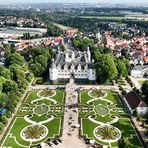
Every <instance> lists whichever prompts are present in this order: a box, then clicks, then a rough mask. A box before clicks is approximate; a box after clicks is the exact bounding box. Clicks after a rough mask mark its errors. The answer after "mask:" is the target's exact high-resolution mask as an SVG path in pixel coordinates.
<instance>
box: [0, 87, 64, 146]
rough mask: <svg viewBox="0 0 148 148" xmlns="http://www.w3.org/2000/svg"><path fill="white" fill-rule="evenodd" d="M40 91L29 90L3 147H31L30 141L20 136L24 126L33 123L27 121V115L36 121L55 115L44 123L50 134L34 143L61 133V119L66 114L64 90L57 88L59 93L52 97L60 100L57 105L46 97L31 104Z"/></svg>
mask: <svg viewBox="0 0 148 148" xmlns="http://www.w3.org/2000/svg"><path fill="white" fill-rule="evenodd" d="M38 91H39V90H34V91H32V92H29V94H28V95H27V98H26V99H25V102H23V103H22V104H21V107H20V109H19V110H18V112H17V114H16V120H15V121H14V122H13V123H12V127H11V129H10V131H9V132H8V133H7V136H6V138H5V139H4V142H3V144H2V147H8V146H11V147H12V148H22V147H23V146H26V147H29V146H30V145H31V143H30V142H27V141H25V140H23V139H22V138H21V136H20V133H21V131H22V130H23V128H25V127H26V126H28V125H31V123H29V122H27V121H26V120H25V119H24V116H25V115H29V117H28V119H30V120H31V121H35V122H36V123H39V122H41V121H45V120H47V119H48V118H50V117H51V115H53V116H54V117H55V118H54V119H53V120H52V121H50V122H49V121H47V122H46V123H44V125H45V126H46V127H47V128H48V135H47V136H46V137H44V138H43V139H42V140H40V141H36V142H33V143H32V145H35V144H39V143H41V142H43V141H46V140H47V139H48V138H51V139H52V138H54V137H55V135H57V136H59V135H60V132H61V126H62V125H61V121H62V118H63V116H64V113H63V110H64V109H63V108H64V97H65V96H64V92H63V91H61V90H56V92H57V94H56V95H55V96H54V97H53V98H52V99H55V100H56V101H58V103H57V104H55V105H54V104H53V103H52V102H51V101H50V100H47V99H46V98H42V100H39V101H38V100H37V101H36V102H35V103H34V104H31V102H32V101H34V100H36V99H38V98H39V97H37V92H38ZM43 104H44V106H43V107H45V108H43V107H41V105H43ZM47 106H48V107H47ZM43 109H44V110H43ZM36 110H37V112H39V114H37V112H36ZM57 111H59V112H57ZM42 113H43V114H42Z"/></svg>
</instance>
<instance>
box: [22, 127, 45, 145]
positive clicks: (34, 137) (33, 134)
mask: <svg viewBox="0 0 148 148" xmlns="http://www.w3.org/2000/svg"><path fill="white" fill-rule="evenodd" d="M20 134H21V137H22V139H23V140H25V141H31V142H35V141H39V140H41V139H43V138H45V137H46V136H47V134H48V129H47V127H46V126H44V125H38V124H36V125H29V126H26V127H25V128H24V129H23V130H22V131H21V133H20Z"/></svg>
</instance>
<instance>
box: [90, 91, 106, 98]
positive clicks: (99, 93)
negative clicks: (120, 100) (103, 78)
mask: <svg viewBox="0 0 148 148" xmlns="http://www.w3.org/2000/svg"><path fill="white" fill-rule="evenodd" d="M90 95H91V96H92V97H97V98H99V97H103V96H104V95H105V93H104V91H102V90H100V89H94V90H91V92H90Z"/></svg>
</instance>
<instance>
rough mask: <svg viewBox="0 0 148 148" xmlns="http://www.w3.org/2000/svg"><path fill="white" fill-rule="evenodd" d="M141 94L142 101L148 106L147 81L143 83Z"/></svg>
mask: <svg viewBox="0 0 148 148" xmlns="http://www.w3.org/2000/svg"><path fill="white" fill-rule="evenodd" d="M141 90H142V93H143V95H144V100H145V102H146V103H147V104H148V80H147V81H144V83H143V84H142V87H141Z"/></svg>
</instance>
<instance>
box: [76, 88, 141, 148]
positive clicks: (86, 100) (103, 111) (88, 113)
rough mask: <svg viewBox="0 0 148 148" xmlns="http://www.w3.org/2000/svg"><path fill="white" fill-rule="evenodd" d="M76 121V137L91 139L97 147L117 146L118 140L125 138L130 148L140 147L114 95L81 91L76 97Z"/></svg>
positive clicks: (115, 94) (124, 111)
mask: <svg viewBox="0 0 148 148" xmlns="http://www.w3.org/2000/svg"><path fill="white" fill-rule="evenodd" d="M96 91H97V93H95V92H96ZM99 92H100V94H98V93H99ZM79 119H80V124H81V130H80V135H81V136H84V137H86V138H88V139H92V140H95V142H96V143H98V144H100V145H108V146H111V147H117V146H119V141H120V139H121V138H126V139H128V140H129V142H130V146H131V148H141V147H142V144H141V142H140V140H139V137H138V135H137V134H136V131H135V130H134V127H133V125H132V123H131V121H130V117H129V115H128V113H127V112H126V110H125V108H124V106H123V104H122V102H121V101H120V99H119V97H118V94H117V93H116V92H113V91H110V90H95V91H94V90H84V91H82V92H81V93H80V94H79Z"/></svg>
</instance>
